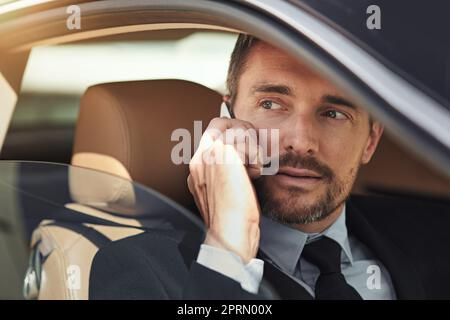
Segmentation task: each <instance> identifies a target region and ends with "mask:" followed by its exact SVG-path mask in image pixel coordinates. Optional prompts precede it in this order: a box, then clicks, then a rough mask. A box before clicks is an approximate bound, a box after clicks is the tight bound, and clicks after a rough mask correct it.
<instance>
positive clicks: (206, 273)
mask: <svg viewBox="0 0 450 320" xmlns="http://www.w3.org/2000/svg"><path fill="white" fill-rule="evenodd" d="M346 223H347V228H348V232H349V234H351V235H353V236H355V237H356V238H358V239H359V240H360V241H361V242H363V243H364V244H365V245H366V246H368V247H369V248H370V249H371V251H372V253H373V254H374V255H375V257H376V258H377V259H379V260H380V261H381V262H382V263H383V264H384V265H385V267H386V268H387V270H388V271H389V273H390V276H391V278H392V282H393V285H394V289H395V292H396V294H397V297H398V298H399V299H428V298H430V299H439V298H447V299H449V298H450V248H449V247H450V206H449V205H448V204H446V203H430V202H428V201H423V200H422V201H421V200H411V199H407V200H405V199H401V198H391V197H365V196H352V197H351V198H350V199H349V200H348V201H347V217H346ZM202 241H203V235H196V234H191V233H186V232H180V231H161V230H160V231H149V232H145V233H142V234H139V235H136V236H133V237H129V238H125V239H122V240H119V241H115V242H112V243H111V244H109V245H107V246H105V247H103V248H101V249H100V250H99V251H98V253H97V254H96V256H95V258H94V261H93V263H92V268H91V273H90V286H89V297H90V298H91V299H235V300H241V299H262V298H267V297H271V298H277V297H278V298H282V299H311V296H310V295H309V294H308V293H307V292H306V291H305V290H304V289H303V288H302V287H301V286H300V285H298V284H297V283H296V282H295V281H293V280H292V279H291V278H290V277H289V276H287V275H286V274H284V273H283V272H282V271H280V270H279V269H278V268H277V267H276V266H275V265H273V264H271V263H270V261H267V260H266V261H265V264H264V279H265V280H264V281H263V283H262V285H261V289H260V292H259V293H258V295H254V294H251V293H248V292H246V291H245V290H243V289H242V288H241V286H240V284H239V283H238V282H236V281H234V280H232V279H230V278H228V277H226V276H223V275H222V274H220V273H217V272H215V271H212V270H210V269H208V268H206V267H204V266H202V265H200V264H198V263H197V262H196V258H197V254H198V251H199V248H200V244H201V243H202ZM258 256H259V258H262V259H265V255H264V252H262V251H261V250H260V252H259V253H258ZM269 288H271V289H275V291H276V295H275V296H273V295H272V296H270V294H271V292H272V293H273V290H272V291H270V290H269Z"/></svg>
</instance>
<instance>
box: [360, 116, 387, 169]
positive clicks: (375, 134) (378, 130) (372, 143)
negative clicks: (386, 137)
mask: <svg viewBox="0 0 450 320" xmlns="http://www.w3.org/2000/svg"><path fill="white" fill-rule="evenodd" d="M383 131H384V126H383V125H382V124H381V123H380V122H378V121H374V122H373V123H372V127H371V128H370V133H369V138H368V140H367V144H366V147H365V149H364V152H363V155H362V157H361V164H366V163H368V162H369V161H370V159H372V156H373V154H374V153H375V150H376V149H377V146H378V143H379V142H380V139H381V135H382V134H383Z"/></svg>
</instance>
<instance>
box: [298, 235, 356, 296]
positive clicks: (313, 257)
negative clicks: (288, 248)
mask: <svg viewBox="0 0 450 320" xmlns="http://www.w3.org/2000/svg"><path fill="white" fill-rule="evenodd" d="M302 257H303V258H305V259H306V260H308V261H309V262H311V263H313V264H314V265H315V266H317V267H318V268H319V270H320V276H319V278H318V279H317V282H316V289H315V294H316V299H318V300H329V299H339V300H361V299H362V298H361V296H360V295H359V293H358V292H357V291H356V290H355V288H353V287H352V286H351V285H349V284H348V283H347V281H345V278H344V275H343V274H342V273H341V247H340V246H339V244H338V243H337V242H336V241H334V240H332V239H330V238H327V237H322V238H321V239H319V240H316V241H314V242H311V243H309V244H307V245H306V246H305V248H304V249H303V252H302Z"/></svg>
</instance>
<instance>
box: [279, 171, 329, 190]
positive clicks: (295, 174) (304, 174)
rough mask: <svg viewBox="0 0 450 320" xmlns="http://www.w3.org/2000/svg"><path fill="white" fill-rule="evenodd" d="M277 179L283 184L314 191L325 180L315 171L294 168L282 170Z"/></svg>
mask: <svg viewBox="0 0 450 320" xmlns="http://www.w3.org/2000/svg"><path fill="white" fill-rule="evenodd" d="M276 177H277V179H278V180H279V181H280V182H281V183H282V184H286V185H293V186H297V187H300V188H303V189H312V188H314V187H315V186H316V185H317V184H319V183H320V182H322V180H323V176H322V175H320V174H319V173H317V172H315V171H313V170H309V169H300V168H292V167H284V168H280V169H279V170H278V173H277V175H276Z"/></svg>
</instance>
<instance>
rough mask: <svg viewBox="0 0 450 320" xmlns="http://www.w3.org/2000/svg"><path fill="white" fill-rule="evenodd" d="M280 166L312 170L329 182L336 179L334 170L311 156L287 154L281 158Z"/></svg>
mask: <svg viewBox="0 0 450 320" xmlns="http://www.w3.org/2000/svg"><path fill="white" fill-rule="evenodd" d="M279 166H280V167H292V168H297V169H308V170H312V171H315V172H317V173H318V174H320V175H321V176H322V177H323V178H325V179H327V180H332V179H333V178H334V173H333V170H331V169H330V167H328V166H327V165H326V164H324V163H322V162H320V161H319V160H317V159H316V158H314V157H311V156H308V157H303V156H299V155H295V154H292V153H285V154H283V155H281V156H280V158H279Z"/></svg>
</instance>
